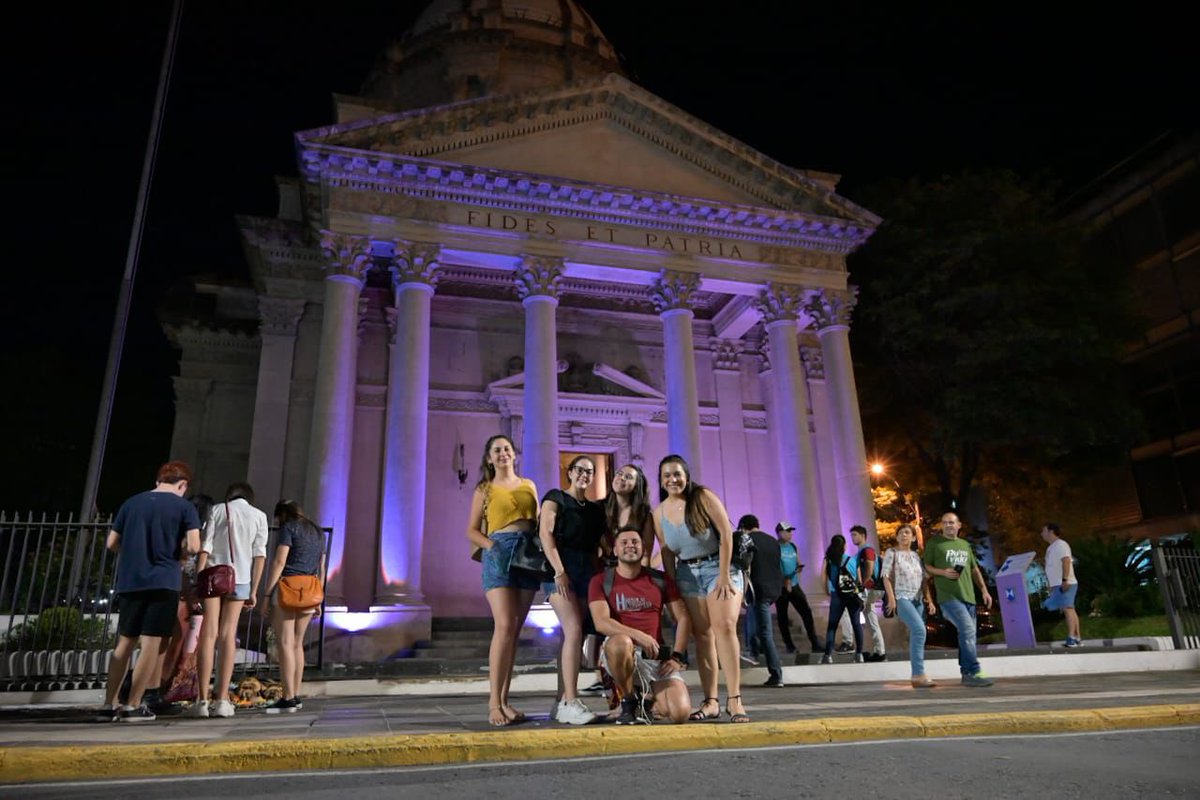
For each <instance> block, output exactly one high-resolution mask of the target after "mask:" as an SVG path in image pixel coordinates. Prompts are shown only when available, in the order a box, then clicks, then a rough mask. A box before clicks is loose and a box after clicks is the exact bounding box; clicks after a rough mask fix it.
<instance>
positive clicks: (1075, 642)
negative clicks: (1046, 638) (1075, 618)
mask: <svg viewBox="0 0 1200 800" xmlns="http://www.w3.org/2000/svg"><path fill="white" fill-rule="evenodd" d="M1082 645H1083V642H1082V641H1080V640H1079V639H1075V638H1073V637H1071V636H1068V637H1067V641H1065V642H1063V647H1080V646H1082Z"/></svg>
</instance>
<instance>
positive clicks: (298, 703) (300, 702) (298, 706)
mask: <svg viewBox="0 0 1200 800" xmlns="http://www.w3.org/2000/svg"><path fill="white" fill-rule="evenodd" d="M292 702H293V703H295V704H296V710H297V711H299V710H300V709H302V708H304V698H303V697H301V696H300V695H296V696H295V697H293V698H292Z"/></svg>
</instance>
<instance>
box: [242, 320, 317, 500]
mask: <svg viewBox="0 0 1200 800" xmlns="http://www.w3.org/2000/svg"><path fill="white" fill-rule="evenodd" d="M303 313H304V300H302V299H292V298H281V297H260V298H258V316H259V339H260V340H261V342H262V346H261V349H260V352H259V356H258V387H257V389H256V390H255V394H254V423H253V425H254V427H253V429H252V430H251V432H250V463H249V464H248V466H247V468H246V476H247V480H249V481H250V485H251V486H253V487H254V491H255V494H256V496H257V497H258V501H259V505H260V506H261V507H263V508H265V509H271V508H274V507H275V503H277V502H278V501H279V500H280V499H282V496H281V492H282V485H283V456H284V451H285V448H286V445H287V428H288V409H289V406H290V403H291V394H292V356H293V355H294V354H295V351H296V326H297V325H299V323H300V315H301V314H303Z"/></svg>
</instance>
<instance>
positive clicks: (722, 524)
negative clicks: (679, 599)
mask: <svg viewBox="0 0 1200 800" xmlns="http://www.w3.org/2000/svg"><path fill="white" fill-rule="evenodd" d="M658 481H659V498H660V499H661V501H662V502H661V503H660V504H659V506H658V508H656V509H655V510H654V515H653V517H654V533H655V535H656V536H657V537H658V542H659V545H660V546H661V547H662V552H663V566H664V567H665V568H666V572H667V574H668V575H670V576H671V577H672V578H673V579H674V580H675V583H676V584H677V585H678V586H679V592H680V593H681V594H682V595H683V599H684V602H686V603H687V609H688V616H689V617H690V618H691V622H692V633H693V634H694V635H695V637H696V661H697V662H698V664H697V666H698V667H699V669H700V687H701V688H702V689H703V690H704V702H703V703H702V704H701V705H700V708H699V709H697V710H696V711H695V712H694V713H693V714H692V715H691V717H690V718H691V719H696V720H702V719H716V718H717V717H719V716H721V706H720V703H719V701H718V700H717V666H718V664H719V665H720V667H721V672H722V673H724V675H725V691H726V696H727V701H726V705H725V710H726V711H727V712H728V713H729V717H730V721H731V722H749V721H750V717H748V716H747V715H746V709H745V708H744V707H743V705H742V694H741V691H742V689H741V684H742V675H741V664H740V663H739V661H738V638H737V620H738V612H739V611H740V610H741V605H742V592H743V588H744V583H743V578H742V573H741V572H740V571H735V570H733V569H732V568H731V565H730V561H731V560H732V558H733V525H732V524H731V523H730V521H729V514H728V513H726V511H725V506H724V505H723V504H722V503H721V500H720V498H718V497H717V496H716V495H715V494H714V493H713V492H712V491H711V490H710V489H706V488H704V487H703V486H700V485H699V484H697V483H694V482H693V481H692V478H691V470H689V468H688V465H687V462H686V461H685V460H684V459H683V457H682V456H677V455H670V456H667V457H666V458H664V459H663V460H662V461H661V462H660V463H659V465H658Z"/></svg>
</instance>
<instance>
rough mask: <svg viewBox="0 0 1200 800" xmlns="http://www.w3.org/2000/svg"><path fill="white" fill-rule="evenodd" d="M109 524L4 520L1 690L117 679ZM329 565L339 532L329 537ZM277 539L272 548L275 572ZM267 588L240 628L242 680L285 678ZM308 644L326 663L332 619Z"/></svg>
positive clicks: (311, 658)
mask: <svg viewBox="0 0 1200 800" xmlns="http://www.w3.org/2000/svg"><path fill="white" fill-rule="evenodd" d="M110 521H111V520H110V519H101V520H99V521H96V522H77V521H75V520H74V518H73V516H67V517H65V518H64V517H63V516H62V515H54V516H53V517H51V516H50V515H48V514H42V515H41V516H35V515H34V514H27V515H26V516H25V517H24V518H22V517H21V515H20V514H16V515H13V516H11V517H10V516H9V515H8V514H7V513H5V512H2V511H0V559H3V561H2V563H3V571H2V572H0V637H2V638H0V691H2V690H8V691H45V690H54V689H94V688H99V687H102V686H103V685H104V684H105V683H106V681H107V678H108V665H109V660H110V659H111V656H112V647H113V645H114V644H115V643H116V632H117V623H118V621H119V618H120V602H119V598H118V596H117V595H116V594H115V592H114V586H115V580H116V561H117V559H116V555H115V554H114V553H111V552H109V550H108V549H107V548H106V547H105V541H106V539H107V536H108V531H109V529H110ZM324 533H325V553H326V563H328V553H329V544H330V540H331V536H332V531H331V530H330V529H328V528H326V529H324ZM277 538H278V532H277V531H276V529H274V528H272V529H271V530H270V535H269V537H268V540H267V561H266V564H265V565H264V581H263V582H264V583H265V573H266V570H268V569H270V563H271V558H272V556H273V554H274V552H275V542H276V539H277ZM263 588H265V587H263V586H260V588H259V597H258V603H257V605H256V606H255V608H253V609H245V610H243V613H242V618H241V620H240V621H239V624H238V642H239V647H238V651H237V658H236V661H235V669H234V676H235V680H236V679H237V677H238V676H239V675H245V674H248V673H254V674H259V675H274V674H277V673H278V660H277V658H275V657H274V655H273V654H272V652H271V641H270V640H271V637H270V635H269V633H268V631H270V621H269V620H268V619H267V616H266V614H265V613H263V610H264V601H265V595H264V594H263ZM323 612H324V609H323V608H322V613H321V615H320V617H319V619H318V620H315V621H314V623H313V624H312V625H310V626H309V628H308V632H307V634H306V635H305V652H306V653H307V654H308V663H309V664H310V665H313V666H316V667H317V668H320V667H321V666H322V665H323V662H324V650H325V648H324V645H325V615H324V613H323Z"/></svg>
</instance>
